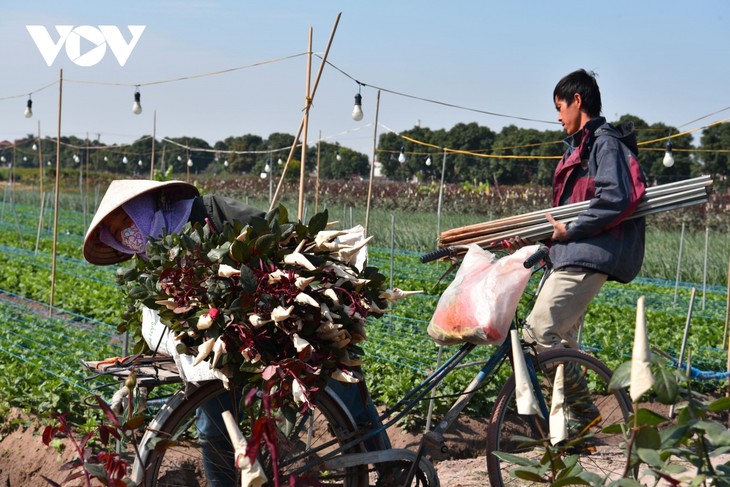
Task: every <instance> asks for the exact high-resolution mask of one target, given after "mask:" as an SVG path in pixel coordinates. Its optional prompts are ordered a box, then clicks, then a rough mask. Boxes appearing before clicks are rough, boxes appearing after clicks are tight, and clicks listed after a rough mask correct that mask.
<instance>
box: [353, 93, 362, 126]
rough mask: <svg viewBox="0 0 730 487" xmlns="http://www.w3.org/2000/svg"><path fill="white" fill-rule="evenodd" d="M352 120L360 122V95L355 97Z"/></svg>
mask: <svg viewBox="0 0 730 487" xmlns="http://www.w3.org/2000/svg"><path fill="white" fill-rule="evenodd" d="M352 119H353V120H354V121H356V122H359V121H360V120H362V95H361V94H360V93H358V94H357V95H355V106H354V107H352Z"/></svg>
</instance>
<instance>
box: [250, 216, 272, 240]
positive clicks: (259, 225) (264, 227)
mask: <svg viewBox="0 0 730 487" xmlns="http://www.w3.org/2000/svg"><path fill="white" fill-rule="evenodd" d="M248 224H249V226H250V227H251V229H252V230H253V231H254V233H255V234H256V235H259V236H260V235H266V234H267V233H269V232H270V231H271V230H270V228H269V222H268V221H266V220H265V219H264V218H260V217H255V218H252V219H251V221H250V222H249V223H248Z"/></svg>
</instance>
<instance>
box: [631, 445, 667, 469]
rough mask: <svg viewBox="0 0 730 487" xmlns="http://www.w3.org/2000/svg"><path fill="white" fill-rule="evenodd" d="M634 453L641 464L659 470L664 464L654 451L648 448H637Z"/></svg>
mask: <svg viewBox="0 0 730 487" xmlns="http://www.w3.org/2000/svg"><path fill="white" fill-rule="evenodd" d="M636 453H637V455H639V458H640V459H641V461H642V462H644V463H646V464H647V465H650V466H652V467H655V468H661V467H662V465H663V463H664V462H663V461H662V459H661V457H660V456H659V453H658V452H657V451H656V450H652V449H649V448H637V449H636Z"/></svg>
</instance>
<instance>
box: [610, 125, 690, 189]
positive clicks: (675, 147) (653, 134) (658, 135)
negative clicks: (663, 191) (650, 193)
mask: <svg viewBox="0 0 730 487" xmlns="http://www.w3.org/2000/svg"><path fill="white" fill-rule="evenodd" d="M620 120H621V121H632V122H634V126H635V127H636V131H637V139H638V141H639V161H640V162H641V167H642V168H643V169H644V172H645V173H646V176H647V178H648V182H649V183H650V184H663V183H668V182H671V181H677V180H681V179H687V178H689V177H692V176H693V175H696V174H697V173H698V170H699V166H698V165H697V163H696V162H695V160H694V157H693V156H692V153H691V152H690V151H689V149H692V135H690V134H684V135H680V136H678V137H672V138H671V139H666V140H661V139H665V138H666V137H669V136H671V135H676V134H678V133H679V131H678V130H677V129H676V128H674V127H670V126H668V125H665V124H664V123H655V124H651V125H646V122H643V120H641V119H639V118H638V117H633V116H631V115H624V116H622V117H621V119H620ZM658 139H659V140H658ZM657 140H658V141H657ZM654 141H656V142H654ZM669 141H671V145H672V156H673V158H674V164H673V165H672V166H670V167H667V166H665V165H664V163H663V161H664V155H665V152H666V150H667V142H669Z"/></svg>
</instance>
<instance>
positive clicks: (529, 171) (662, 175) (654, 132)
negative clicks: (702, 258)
mask: <svg viewBox="0 0 730 487" xmlns="http://www.w3.org/2000/svg"><path fill="white" fill-rule="evenodd" d="M624 122H632V123H633V124H634V126H635V128H636V132H637V137H638V141H639V143H640V144H641V142H644V141H652V140H656V139H661V138H664V137H667V136H670V135H675V134H679V133H680V132H679V131H678V130H677V129H676V128H674V127H670V126H667V125H665V124H663V123H655V124H651V125H650V124H647V123H646V122H645V121H644V120H642V119H641V118H639V117H636V116H633V115H624V116H622V117H621V118H620V119H619V120H617V121H615V122H614V123H624ZM402 136H405V137H402ZM564 138H565V134H564V133H563V132H562V131H559V130H536V129H525V128H519V127H516V126H514V125H509V126H506V127H504V128H503V129H502V130H501V131H500V132H499V133H497V132H494V131H493V130H491V129H489V128H488V127H484V126H480V125H478V124H477V123H459V124H456V125H454V126H453V127H452V128H451V129H449V130H445V129H439V130H431V129H429V128H426V127H419V126H416V127H413V128H412V129H409V130H406V131H404V132H402V133H401V134H395V133H392V132H389V133H385V134H381V135H380V137H379V140H378V147H377V156H376V159H377V162H378V163H379V166H380V167H379V172H380V174H381V175H382V176H383V177H385V178H387V179H390V180H401V181H403V180H408V181H411V180H419V181H434V180H435V181H439V180H441V177H442V175H441V172H442V169H445V171H444V175H443V179H444V181H445V182H448V183H464V182H467V183H472V184H481V183H488V184H495V183H496V184H550V181H551V177H552V173H553V169H554V167H555V164H556V163H557V158H558V157H560V155H561V154H562V153H563V152H564V150H565V144H564V143H563V139H564ZM410 139H412V140H413V141H417V142H413V141H412V140H410ZM61 142H62V146H61V161H62V167H63V168H64V169H73V168H74V167H81V168H82V170H87V169H86V168H88V170H89V171H107V172H113V173H116V174H128V175H138V176H142V177H143V176H145V175H147V174H149V164H150V159H151V156H152V145H153V140H152V137H151V136H145V137H141V138H140V139H138V140H136V141H135V142H134V143H132V144H131V145H126V146H117V145H104V144H102V143H101V142H100V141H99V140H85V139H80V138H78V137H73V136H71V137H62V138H61ZM293 143H294V136H293V135H291V134H285V133H273V134H271V135H269V137H268V138H266V139H264V138H263V137H260V136H258V135H252V134H246V135H243V136H231V137H228V138H226V139H224V140H221V141H218V142H216V143H215V144H213V145H212V146H211V145H210V144H209V143H208V142H206V141H205V140H202V139H199V138H197V137H176V138H173V139H169V140H167V139H165V140H161V141H160V140H156V141H154V145H155V147H154V153H155V168H156V169H157V170H158V171H161V172H164V173H166V174H167V175H171V174H179V173H186V172H188V173H191V174H198V173H215V174H221V175H223V174H226V173H229V174H252V175H261V177H268V176H269V175H270V174H271V173H273V174H274V177H278V175H279V174H280V171H281V168H282V165H281V161H286V158H287V156H288V154H289V150H290V148H291V145H292V144H293ZM671 145H672V153H673V157H674V164H673V165H672V166H671V167H665V165H664V164H663V163H662V160H663V158H664V152H665V149H666V141H658V142H655V143H652V144H647V145H644V146H641V145H640V151H639V160H640V162H641V165H642V167H643V168H644V171H645V172H646V174H647V176H648V177H649V180H650V181H651V182H658V183H662V182H667V181H671V180H677V179H684V178H688V177H693V176H696V175H698V174H709V175H711V176H713V178H715V179H716V181H718V183H720V184H722V185H724V181H725V180H726V177H727V174H728V165H729V161H728V159H729V158H730V123H718V124H712V125H710V126H708V127H706V128H705V129H704V131H703V133H702V136H701V138H700V144H699V147H695V146H693V139H692V135H691V134H683V135H679V136H676V137H673V138H671ZM444 148H447V149H448V150H447V151H446V152H444ZM444 153H446V156H445V159H444ZM0 157H2V160H3V161H5V162H6V163H7V164H12V161H15V167H39V163H38V161H39V157H40V158H41V160H42V164H45V165H47V166H51V168H52V169H55V157H56V144H55V140H53V139H48V138H47V139H43V140H42V141H41V143H40V146H39V145H38V140H37V138H35V137H34V136H32V135H28V136H27V137H26V138H25V139H22V140H17V141H15V143H14V144H13V143H12V142H7V141H6V142H3V143H2V144H0ZM294 159H295V160H293V161H292V162H291V163H290V166H289V169H288V175H289V177H292V178H296V177H298V175H299V170H300V167H301V162H300V160H301V151H300V149H297V150H296V151H295V155H294ZM317 165H319V175H320V178H322V179H353V178H356V179H360V178H363V179H367V178H368V177H369V174H370V164H369V157H368V155H366V154H363V153H360V152H357V151H354V150H352V149H349V148H347V147H343V146H341V145H339V144H331V143H327V142H318V143H316V144H312V145H310V146H309V147H308V148H307V153H306V166H307V167H306V169H307V171H308V172H309V173H313V172H314V171H315V170H316V169H317ZM264 175H266V176H264Z"/></svg>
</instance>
